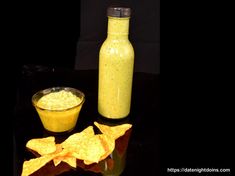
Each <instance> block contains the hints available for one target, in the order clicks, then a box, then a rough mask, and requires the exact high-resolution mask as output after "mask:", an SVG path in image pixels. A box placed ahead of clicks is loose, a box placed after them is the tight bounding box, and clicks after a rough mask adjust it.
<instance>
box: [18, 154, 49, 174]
mask: <svg viewBox="0 0 235 176" xmlns="http://www.w3.org/2000/svg"><path fill="white" fill-rule="evenodd" d="M52 158H53V155H45V156H42V157H39V158H33V159H30V160H28V161H24V163H23V169H22V174H21V176H28V175H30V174H32V173H34V172H35V171H37V170H38V169H40V168H41V167H43V166H44V165H46V164H47V163H48V162H49V161H51V160H52Z"/></svg>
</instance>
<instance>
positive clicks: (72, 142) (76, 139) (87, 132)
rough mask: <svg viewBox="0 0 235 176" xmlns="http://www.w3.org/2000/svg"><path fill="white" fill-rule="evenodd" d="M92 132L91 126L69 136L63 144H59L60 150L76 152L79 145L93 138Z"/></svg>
mask: <svg viewBox="0 0 235 176" xmlns="http://www.w3.org/2000/svg"><path fill="white" fill-rule="evenodd" d="M94 135H95V133H94V130H93V127H92V126H89V127H87V128H86V129H84V130H83V131H82V132H80V133H75V134H73V135H71V136H69V137H68V138H67V139H66V140H65V141H64V142H62V143H61V146H62V148H68V149H69V150H71V151H74V150H75V151H76V150H78V149H77V148H79V146H80V144H81V143H82V142H83V141H84V140H87V139H88V138H90V137H92V136H94Z"/></svg>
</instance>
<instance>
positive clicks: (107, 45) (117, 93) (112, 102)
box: [98, 18, 134, 119]
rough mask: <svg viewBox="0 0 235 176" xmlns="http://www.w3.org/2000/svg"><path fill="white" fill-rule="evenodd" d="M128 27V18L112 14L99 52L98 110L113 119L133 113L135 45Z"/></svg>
mask: <svg viewBox="0 0 235 176" xmlns="http://www.w3.org/2000/svg"><path fill="white" fill-rule="evenodd" d="M128 30H129V18H125V19H124V18H109V20H108V37H107V39H106V40H105V41H104V43H103V44H102V46H101V48H100V53H99V82H98V84H99V85H98V111H99V113H100V114H101V115H102V116H104V117H107V118H111V119H120V118H124V117H126V116H128V114H129V113H130V107H131V94H132V80H133V69H134V49H133V47H132V44H131V43H130V41H129V39H128Z"/></svg>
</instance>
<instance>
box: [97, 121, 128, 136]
mask: <svg viewBox="0 0 235 176" xmlns="http://www.w3.org/2000/svg"><path fill="white" fill-rule="evenodd" d="M94 124H95V126H97V128H99V130H100V131H101V132H102V133H103V134H107V135H108V136H110V137H112V138H113V139H114V140H116V139H117V138H119V137H121V136H123V135H124V134H125V132H126V131H127V130H128V129H130V128H131V127H132V125H131V124H128V123H126V124H122V125H117V126H108V125H104V124H100V123H98V122H94Z"/></svg>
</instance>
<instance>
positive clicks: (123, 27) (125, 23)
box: [108, 16, 130, 38]
mask: <svg viewBox="0 0 235 176" xmlns="http://www.w3.org/2000/svg"><path fill="white" fill-rule="evenodd" d="M129 20H130V18H129V17H128V18H117V17H109V16H108V37H109V38H110V37H115V38H116V37H119V38H128V34H129Z"/></svg>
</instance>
